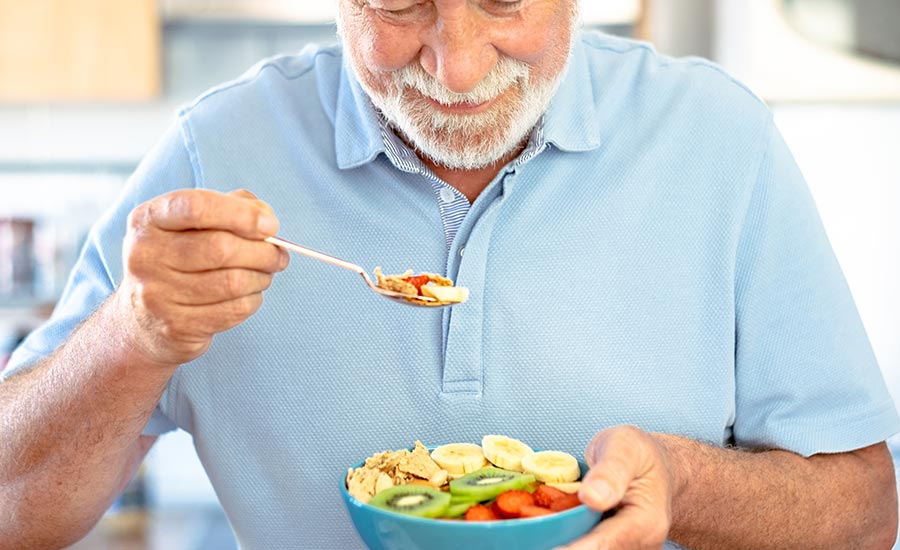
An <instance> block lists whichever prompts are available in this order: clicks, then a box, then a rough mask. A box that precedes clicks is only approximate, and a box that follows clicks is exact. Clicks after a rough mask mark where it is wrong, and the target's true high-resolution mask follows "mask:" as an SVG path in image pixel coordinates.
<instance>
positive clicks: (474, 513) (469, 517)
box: [466, 504, 500, 521]
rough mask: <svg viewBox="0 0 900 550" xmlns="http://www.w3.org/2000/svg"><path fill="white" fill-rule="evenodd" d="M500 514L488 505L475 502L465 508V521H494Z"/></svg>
mask: <svg viewBox="0 0 900 550" xmlns="http://www.w3.org/2000/svg"><path fill="white" fill-rule="evenodd" d="M498 519H500V516H498V515H497V514H495V513H494V511H493V510H491V507H490V506H485V505H484V504H476V505H475V506H472V507H471V508H469V509H468V510H466V521H496V520H498Z"/></svg>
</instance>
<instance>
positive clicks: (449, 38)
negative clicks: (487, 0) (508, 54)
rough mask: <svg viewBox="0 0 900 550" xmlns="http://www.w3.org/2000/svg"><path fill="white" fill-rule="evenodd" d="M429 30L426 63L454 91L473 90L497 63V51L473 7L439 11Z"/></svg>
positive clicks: (424, 58)
mask: <svg viewBox="0 0 900 550" xmlns="http://www.w3.org/2000/svg"><path fill="white" fill-rule="evenodd" d="M426 34H427V36H426V37H425V40H424V47H423V48H422V54H421V55H422V57H421V63H422V66H423V68H424V69H425V70H426V71H428V72H429V73H430V74H431V75H432V76H434V77H435V78H436V79H438V81H439V82H440V83H441V84H443V85H444V86H446V87H447V89H449V90H451V91H453V92H457V93H466V92H470V91H472V89H473V88H475V86H476V85H477V84H478V83H479V82H481V81H482V80H483V79H484V77H485V76H487V74H488V73H489V72H490V71H491V69H493V68H494V65H496V64H497V51H496V50H495V49H494V46H493V45H492V44H491V42H490V40H489V37H488V36H487V33H486V29H485V28H484V25H482V24H479V22H478V21H477V15H476V14H473V13H471V8H470V7H464V8H460V9H458V10H455V11H454V12H452V13H447V14H441V15H439V16H438V18H437V20H436V21H435V24H434V26H433V27H431V29H430V30H429V31H428V32H427V33H426Z"/></svg>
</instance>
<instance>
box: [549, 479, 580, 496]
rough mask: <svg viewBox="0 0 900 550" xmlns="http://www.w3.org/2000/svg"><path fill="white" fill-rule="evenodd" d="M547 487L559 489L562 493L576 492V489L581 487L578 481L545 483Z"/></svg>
mask: <svg viewBox="0 0 900 550" xmlns="http://www.w3.org/2000/svg"><path fill="white" fill-rule="evenodd" d="M546 485H547V486H548V487H553V488H554V489H559V490H560V491H562V492H564V493H577V492H578V489H580V488H581V482H580V481H572V482H570V483H547V484H546Z"/></svg>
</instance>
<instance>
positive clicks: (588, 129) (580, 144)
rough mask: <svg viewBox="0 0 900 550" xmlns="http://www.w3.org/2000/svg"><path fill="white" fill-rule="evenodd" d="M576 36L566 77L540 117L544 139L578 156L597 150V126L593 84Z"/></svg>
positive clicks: (595, 97)
mask: <svg viewBox="0 0 900 550" xmlns="http://www.w3.org/2000/svg"><path fill="white" fill-rule="evenodd" d="M591 72H592V71H591V67H590V66H589V64H588V59H587V55H586V53H585V45H584V43H583V42H582V40H581V38H580V37H579V36H576V37H575V44H574V46H573V48H572V51H571V53H570V54H569V63H568V65H567V67H566V76H565V77H564V78H563V81H562V82H561V83H560V86H559V90H557V91H556V95H555V96H553V101H551V102H550V107H549V108H548V109H547V114H546V115H545V116H544V121H545V122H544V139H545V140H546V141H547V143H550V144H552V145H553V146H554V147H556V148H557V149H560V150H562V151H568V152H582V151H590V150H593V149H596V148H597V147H599V146H600V137H601V130H600V122H601V117H600V116H599V115H600V113H599V109H598V106H597V105H598V98H597V95H598V93H597V90H596V89H595V88H596V85H595V82H594V81H593V79H592V77H591Z"/></svg>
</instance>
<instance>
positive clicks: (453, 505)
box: [442, 495, 480, 518]
mask: <svg viewBox="0 0 900 550" xmlns="http://www.w3.org/2000/svg"><path fill="white" fill-rule="evenodd" d="M476 504H480V502H479V501H477V500H474V499H471V498H469V497H462V496H458V495H450V505H449V506H447V509H446V510H444V515H443V516H442V517H445V518H457V517H459V516H461V515H463V514H465V513H466V511H467V510H468V509H469V508H471V507H472V506H475V505H476Z"/></svg>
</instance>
